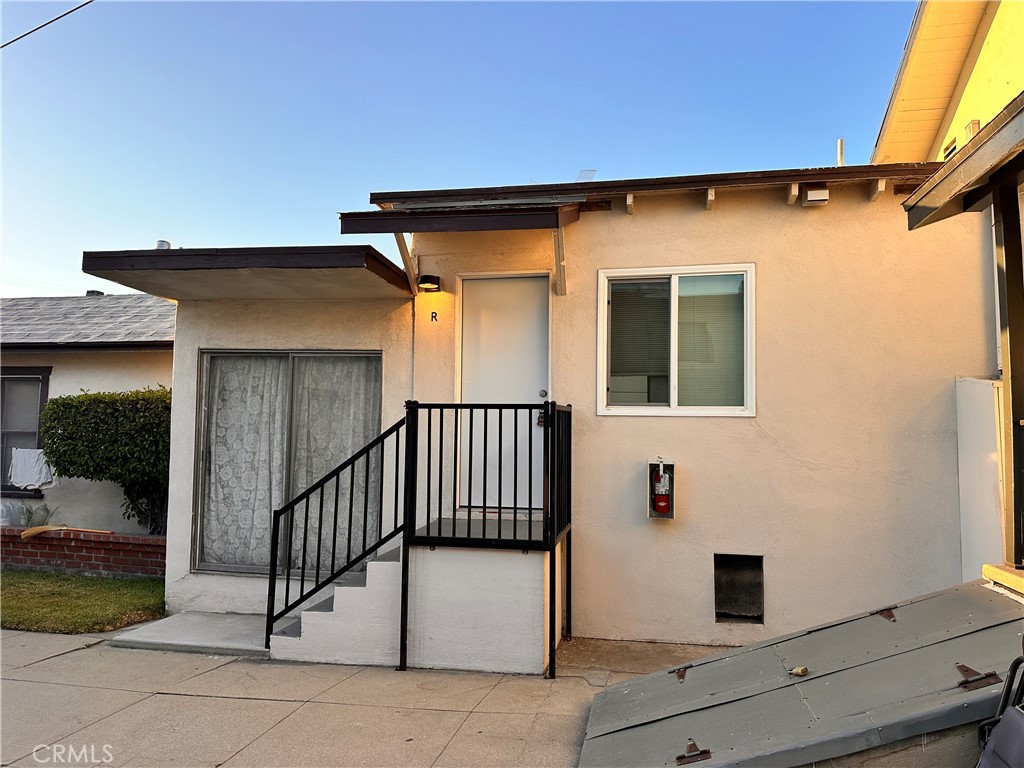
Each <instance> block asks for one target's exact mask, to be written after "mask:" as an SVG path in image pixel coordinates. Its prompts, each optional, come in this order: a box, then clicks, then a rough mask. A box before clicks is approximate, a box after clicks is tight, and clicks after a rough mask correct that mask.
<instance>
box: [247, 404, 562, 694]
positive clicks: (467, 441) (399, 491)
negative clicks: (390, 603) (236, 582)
mask: <svg viewBox="0 0 1024 768" xmlns="http://www.w3.org/2000/svg"><path fill="white" fill-rule="evenodd" d="M272 526H273V527H272V529H271V565H270V579H269V586H268V590H267V625H266V644H267V647H269V646H270V636H271V635H272V634H273V631H274V625H275V623H276V622H277V621H279V620H280V619H282V618H284V617H285V616H286V615H288V614H289V613H291V612H293V611H294V610H295V609H297V608H298V607H299V606H301V605H302V604H303V603H305V602H306V601H308V600H309V599H310V598H312V597H313V596H315V595H316V594H317V593H319V592H320V591H321V590H323V589H325V588H326V587H328V586H329V585H330V584H331V583H332V582H334V581H335V580H336V579H338V578H339V577H340V576H342V575H343V574H345V573H346V572H348V571H350V570H352V569H353V568H356V567H357V566H360V565H361V564H362V563H364V562H365V561H366V560H367V559H368V558H370V557H371V556H372V555H373V554H374V553H375V552H377V551H378V550H379V549H380V548H381V547H383V546H384V545H385V544H387V543H388V542H390V541H392V540H394V539H395V538H397V537H399V536H401V548H402V557H401V561H402V596H401V629H400V632H401V650H400V662H399V669H404V668H405V666H406V655H407V654H406V651H407V647H406V646H407V643H406V639H407V637H408V595H409V548H410V547H411V546H430V547H436V546H442V547H452V546H467V547H492V548H505V549H521V550H524V551H525V550H545V551H548V552H549V553H550V555H551V558H552V560H551V565H550V567H549V568H548V570H549V573H550V586H549V588H550V595H549V600H548V604H549V610H550V611H551V615H550V617H549V627H551V628H554V627H555V626H556V624H555V618H556V617H555V613H554V612H555V604H556V599H555V598H556V594H555V590H556V588H557V579H556V567H555V565H554V556H555V553H556V550H557V548H558V545H559V544H560V543H561V542H563V541H564V543H565V547H564V550H563V551H564V558H565V560H564V565H563V566H562V567H564V568H565V577H564V580H563V581H564V584H563V588H564V589H565V603H564V606H565V607H564V610H565V614H566V617H565V619H566V620H565V631H566V632H567V633H568V632H570V631H571V625H570V620H571V602H570V601H571V593H572V590H571V581H570V579H571V575H570V574H571V563H572V560H571V557H572V554H571V552H572V545H571V527H572V407H571V406H567V405H558V404H557V403H554V402H545V403H521V404H507V403H501V404H462V403H419V402H417V401H414V400H410V401H408V402H407V403H406V415H405V418H404V419H402V420H401V421H399V422H397V423H396V424H394V425H393V426H391V427H390V428H389V429H388V430H386V431H385V432H384V433H383V434H381V435H380V436H379V437H377V438H375V439H374V440H373V441H371V442H370V443H368V444H367V445H366V446H365V447H363V448H362V449H360V450H359V451H358V452H356V453H355V454H353V455H352V456H351V457H350V458H348V459H346V460H345V461H344V462H342V463H341V464H340V465H338V467H337V468H335V469H334V470H332V471H331V472H329V473H328V474H327V475H325V476H324V477H323V478H322V479H321V480H319V481H318V482H317V483H315V484H314V485H312V486H311V487H310V488H309V489H307V490H305V491H303V492H302V493H300V494H299V495H298V496H296V497H295V498H294V499H292V500H291V501H289V502H288V503H287V504H285V505H284V506H283V507H281V509H279V510H275V511H274V513H273V523H272ZM279 582H283V585H281V587H280V590H281V591H282V592H283V600H282V601H281V605H280V607H279V606H278V591H279ZM548 641H549V676H551V677H554V673H555V662H554V649H555V641H556V638H555V637H554V633H553V629H552V631H551V632H549V638H548Z"/></svg>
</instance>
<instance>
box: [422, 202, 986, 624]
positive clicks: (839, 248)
mask: <svg viewBox="0 0 1024 768" xmlns="http://www.w3.org/2000/svg"><path fill="white" fill-rule="evenodd" d="M900 199H901V198H898V197H896V196H893V195H890V194H886V195H884V196H883V197H881V198H880V199H879V200H877V201H875V202H869V201H868V200H867V195H866V191H865V189H864V188H863V187H862V186H846V187H833V188H832V200H831V202H829V204H828V205H826V206H824V207H820V208H802V207H801V206H799V205H795V206H787V205H786V204H785V196H784V193H783V192H782V191H781V190H778V189H776V190H768V191H752V192H738V191H729V190H719V195H718V200H717V201H716V204H715V207H714V209H713V210H711V211H708V210H706V209H705V207H704V200H703V197H702V196H700V195H683V194H676V195H664V196H640V197H637V198H636V203H635V213H634V214H633V215H627V214H626V212H625V210H624V207H623V206H622V204H621V202H619V203H617V204H616V205H615V207H614V209H613V210H612V211H609V212H590V213H584V214H583V215H582V217H581V219H580V221H579V222H578V223H576V224H573V225H571V226H569V227H568V228H567V229H566V231H565V241H566V262H567V274H568V283H569V292H568V295H567V296H555V295H552V297H551V318H552V338H551V344H552V349H551V361H552V362H551V367H552V387H551V397H552V398H553V399H555V400H557V401H559V402H566V403H571V404H572V405H573V407H574V438H575V440H574V451H575V453H574V468H573V498H574V502H573V503H574V507H573V509H574V527H573V628H574V633H575V634H577V635H580V636H591V637H606V638H625V639H639V640H665V641H682V642H695V643H715V644H717V643H724V644H728V643H746V642H751V641H756V640H758V639H762V638H767V637H770V636H773V635H777V634H779V633H783V632H787V631H791V630H795V629H797V628H800V627H806V626H810V625H814V624H817V623H820V622H822V621H825V620H828V619H831V618H835V617H839V616H843V615H846V614H850V613H854V612H857V611H861V610H865V609H871V608H874V607H880V606H883V605H885V604H888V603H891V602H894V601H896V600H899V599H902V598H906V597H910V596H912V595H917V594H921V593H925V592H928V591H930V590H934V589H938V588H941V587H945V586H948V585H950V584H954V583H957V582H959V576H960V574H959V550H958V546H959V528H958V526H959V523H958V501H957V455H956V422H955V409H954V406H955V397H954V380H955V378H956V376H958V375H980V376H986V375H992V374H993V373H994V372H995V370H994V368H995V360H994V353H993V340H992V338H991V335H992V329H991V323H990V321H989V317H990V313H989V307H990V304H991V301H992V298H993V297H992V275H991V268H990V266H989V264H988V262H987V260H986V257H985V256H984V253H985V252H984V250H983V248H982V244H983V238H984V237H985V233H984V231H983V222H982V220H981V217H972V216H961V217H958V218H956V219H951V220H947V221H945V222H941V223H939V224H937V225H935V226H933V227H928V228H926V229H924V230H922V231H919V232H914V233H909V232H908V231H907V224H906V217H905V214H904V213H903V211H902V209H901V208H900V205H899V202H900ZM414 250H415V254H416V256H417V258H418V259H419V267H420V271H421V272H426V273H436V274H439V275H441V278H442V281H443V283H444V286H445V290H444V292H442V293H439V294H421V295H420V297H419V298H418V299H417V302H416V312H417V319H416V328H417V339H416V372H415V373H416V375H415V381H416V392H415V394H416V398H417V399H418V400H420V401H423V402H429V401H442V402H447V401H452V400H456V399H458V398H457V391H456V380H457V364H456V363H457V359H456V354H457V352H456V350H457V344H456V329H457V328H458V306H457V305H458V302H457V297H456V296H455V295H454V294H453V293H452V291H453V290H454V289H455V286H456V280H455V276H456V274H458V273H474V272H476V273H479V272H503V271H540V272H548V271H549V270H550V269H551V267H552V237H551V233H550V232H547V231H543V232H519V233H508V232H505V233H451V234H429V235H420V236H417V237H416V238H415V240H414ZM739 262H754V263H755V264H756V270H757V274H756V311H755V317H756V328H755V333H756V345H757V360H756V375H757V380H756V385H757V416H756V417H747V418H736V417H732V418H730V417H630V416H597V415H596V399H595V392H596V383H595V378H596V355H597V308H596V304H597V270H598V269H600V268H626V267H642V266H651V267H655V266H657V267H666V266H680V265H705V264H729V263H739ZM434 312H436V313H437V321H436V322H431V314H432V313H434ZM654 455H663V456H666V457H671V458H673V459H675V462H676V468H677V472H678V477H679V482H678V488H677V496H676V510H677V512H676V520H674V521H650V520H648V519H647V517H646V508H645V500H644V493H645V479H644V467H645V463H646V460H647V459H648V458H649V457H651V456H654ZM716 552H719V553H738V554H753V555H763V557H764V570H765V624H764V626H757V625H750V624H726V623H716V622H715V618H714V589H713V554H714V553H716Z"/></svg>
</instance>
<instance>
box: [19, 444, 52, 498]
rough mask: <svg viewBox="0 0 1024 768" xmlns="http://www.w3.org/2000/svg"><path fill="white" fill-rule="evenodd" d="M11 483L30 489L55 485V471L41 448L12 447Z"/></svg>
mask: <svg viewBox="0 0 1024 768" xmlns="http://www.w3.org/2000/svg"><path fill="white" fill-rule="evenodd" d="M11 485H13V486H16V487H18V488H27V489H29V490H34V489H36V488H49V487H50V486H51V485H53V471H52V470H51V469H50V465H49V464H47V463H46V459H45V458H44V457H43V452H42V450H41V449H39V448H12V449H11Z"/></svg>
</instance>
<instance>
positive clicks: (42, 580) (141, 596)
mask: <svg viewBox="0 0 1024 768" xmlns="http://www.w3.org/2000/svg"><path fill="white" fill-rule="evenodd" d="M163 615H164V582H163V579H110V578H104V577H100V576H69V575H66V574H60V573H37V572H35V571H11V570H7V569H4V571H3V572H2V573H0V626H2V627H3V628H4V629H23V630H28V631H30V632H59V633H62V634H69V635H74V634H78V633H81V632H106V631H109V630H111V629H120V628H121V627H127V626H128V625H129V624H138V623H139V622H141V621H149V620H151V619H159V618H161V617H162V616H163Z"/></svg>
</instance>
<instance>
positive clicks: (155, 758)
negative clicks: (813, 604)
mask: <svg viewBox="0 0 1024 768" xmlns="http://www.w3.org/2000/svg"><path fill="white" fill-rule="evenodd" d="M107 639H108V638H106V637H104V636H98V635H75V636H69V635H45V634H36V633H31V632H12V631H8V630H3V631H2V650H3V654H2V656H0V668H2V677H3V684H2V689H0V696H2V710H3V712H2V725H3V730H2V745H0V746H2V750H0V751H2V761H3V764H4V765H18V766H38V765H41V764H49V765H55V764H56V765H69V764H71V765H96V764H110V765H117V766H141V765H152V766H211V768H212V767H213V766H220V765H223V766H225V768H233V767H234V766H300V765H301V766H434V765H436V766H574V765H576V764H577V762H578V761H579V754H580V748H581V745H582V742H583V730H584V727H585V725H586V720H587V714H588V712H589V709H590V701H591V699H592V698H593V697H594V695H596V694H597V693H598V692H599V691H601V690H602V689H603V688H604V686H605V685H608V684H609V683H615V682H619V681H621V680H625V679H628V678H630V677H634V676H635V675H637V674H642V673H644V672H649V671H654V670H656V669H663V668H665V667H668V666H671V665H672V664H675V663H681V662H685V661H690V660H692V659H695V658H699V657H700V656H704V655H709V654H712V653H715V652H717V651H718V650H720V649H718V648H713V647H703V646H684V645H668V644H661V643H612V642H608V641H594V640H585V639H583V640H579V639H578V640H573V641H567V642H566V643H564V644H563V646H562V647H561V648H560V649H559V676H558V679H557V680H545V679H543V678H540V677H528V676H515V675H499V674H480V673H470V672H438V671H429V670H409V671H407V672H395V671H394V670H391V669H383V668H376V667H366V668H364V667H342V666H334V665H323V664H294V663H286V662H273V661H265V660H253V659H240V658H236V657H233V656H223V655H202V654H188V653H176V652H169V651H143V650H129V649H123V648H112V647H109V645H108V643H107ZM33 752H34V753H35V756H33Z"/></svg>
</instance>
